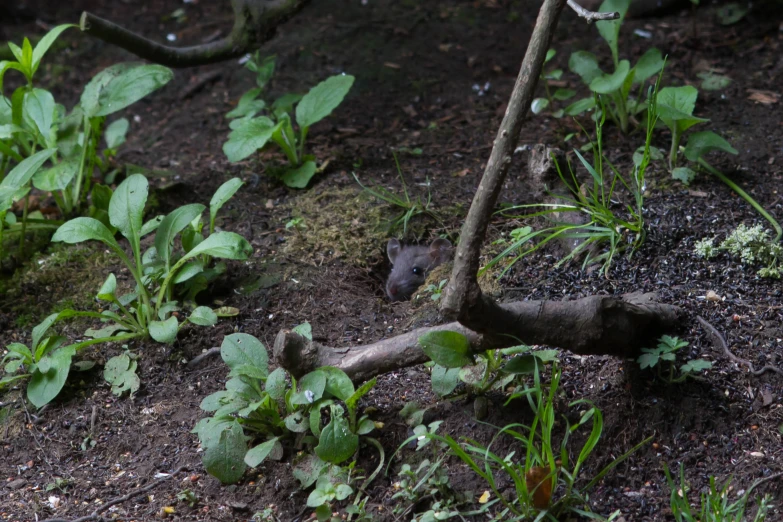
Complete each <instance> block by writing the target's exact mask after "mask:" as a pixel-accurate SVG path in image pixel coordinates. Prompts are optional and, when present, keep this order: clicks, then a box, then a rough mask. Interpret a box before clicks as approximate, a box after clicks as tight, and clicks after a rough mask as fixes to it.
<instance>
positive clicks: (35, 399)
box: [27, 345, 76, 408]
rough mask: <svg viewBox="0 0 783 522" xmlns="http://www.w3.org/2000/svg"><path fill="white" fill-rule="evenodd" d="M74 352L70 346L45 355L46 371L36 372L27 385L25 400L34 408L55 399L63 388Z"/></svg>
mask: <svg viewBox="0 0 783 522" xmlns="http://www.w3.org/2000/svg"><path fill="white" fill-rule="evenodd" d="M74 353H76V350H75V349H74V348H73V345H71V346H65V347H63V348H60V349H59V350H57V351H55V352H53V353H51V354H50V355H47V356H46V358H47V359H48V362H47V365H46V366H48V371H46V372H45V373H44V372H41V371H40V370H36V371H35V372H33V376H32V377H31V378H30V383H29V384H28V385H27V398H28V399H29V400H30V402H31V403H33V405H35V407H37V408H40V407H42V406H43V405H44V404H47V403H48V402H50V401H51V400H52V399H54V398H55V397H57V395H58V394H59V393H60V390H62V389H63V386H65V381H66V380H67V379H68V372H69V371H70V369H71V359H72V358H73V355H74Z"/></svg>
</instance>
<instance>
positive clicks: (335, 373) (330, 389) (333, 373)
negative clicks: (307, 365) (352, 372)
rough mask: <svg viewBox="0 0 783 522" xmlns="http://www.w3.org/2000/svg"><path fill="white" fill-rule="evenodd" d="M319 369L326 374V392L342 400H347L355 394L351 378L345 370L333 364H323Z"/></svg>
mask: <svg viewBox="0 0 783 522" xmlns="http://www.w3.org/2000/svg"><path fill="white" fill-rule="evenodd" d="M318 370H319V371H320V372H322V373H323V374H324V375H325V376H326V386H325V387H324V391H325V392H327V393H329V394H330V395H332V396H334V397H337V398H338V399H340V400H341V401H347V400H348V399H349V398H350V397H351V396H352V395H353V394H354V391H355V390H354V387H353V383H352V382H351V378H350V377H348V376H347V375H346V374H345V372H344V371H342V370H340V369H339V368H334V367H332V366H323V367H321V368H318Z"/></svg>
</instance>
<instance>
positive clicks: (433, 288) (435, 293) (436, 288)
mask: <svg viewBox="0 0 783 522" xmlns="http://www.w3.org/2000/svg"><path fill="white" fill-rule="evenodd" d="M448 282H449V280H448V279H442V280H441V282H440V283H438V284H437V285H428V286H427V288H425V291H427V292H429V293H430V294H432V295H430V299H432V300H433V301H437V300H439V299H440V296H441V293H442V292H443V287H444V286H446V283H448Z"/></svg>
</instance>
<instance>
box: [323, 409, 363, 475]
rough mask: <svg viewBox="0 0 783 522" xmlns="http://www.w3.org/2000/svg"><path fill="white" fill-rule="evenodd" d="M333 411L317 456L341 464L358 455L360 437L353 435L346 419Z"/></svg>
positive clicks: (324, 430)
mask: <svg viewBox="0 0 783 522" xmlns="http://www.w3.org/2000/svg"><path fill="white" fill-rule="evenodd" d="M332 411H333V415H332V420H331V421H330V422H329V424H327V425H326V427H324V429H323V431H321V437H320V438H319V439H318V446H316V447H315V454H316V455H318V456H319V457H320V458H321V459H323V460H325V461H326V462H331V463H332V464H340V463H342V462H345V461H346V460H348V459H350V458H351V457H352V456H353V454H354V453H356V450H357V449H358V448H359V436H358V435H356V434H355V433H351V430H350V428H349V426H348V421H347V420H346V419H345V418H344V417H342V416H338V415H334V409H333V410H332Z"/></svg>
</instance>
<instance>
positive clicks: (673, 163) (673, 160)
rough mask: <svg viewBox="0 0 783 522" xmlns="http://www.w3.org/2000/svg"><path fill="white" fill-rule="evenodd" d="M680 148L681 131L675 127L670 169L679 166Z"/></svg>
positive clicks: (670, 152)
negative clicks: (678, 151)
mask: <svg viewBox="0 0 783 522" xmlns="http://www.w3.org/2000/svg"><path fill="white" fill-rule="evenodd" d="M679 148H680V133H679V132H678V131H677V127H676V123H675V128H674V130H672V148H671V149H669V170H674V167H676V166H677V150H678V149H679Z"/></svg>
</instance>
